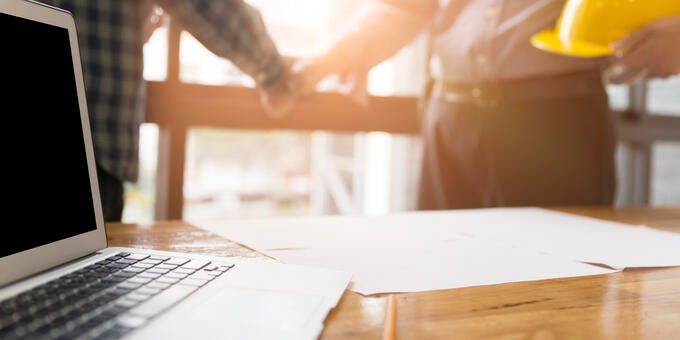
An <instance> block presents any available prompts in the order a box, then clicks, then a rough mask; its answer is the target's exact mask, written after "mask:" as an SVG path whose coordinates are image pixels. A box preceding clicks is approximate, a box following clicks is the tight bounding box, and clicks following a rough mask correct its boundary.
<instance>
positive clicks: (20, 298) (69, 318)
mask: <svg viewBox="0 0 680 340" xmlns="http://www.w3.org/2000/svg"><path fill="white" fill-rule="evenodd" d="M232 267H233V265H232V264H224V263H211V262H210V261H205V260H195V259H192V260H190V259H185V258H177V257H166V256H157V255H147V254H130V253H119V254H116V255H114V256H111V257H108V258H106V259H104V260H101V261H99V262H97V263H94V264H92V265H89V266H87V267H85V268H82V269H80V270H77V271H75V272H73V273H70V274H67V275H64V276H62V277H59V278H57V279H54V280H52V281H49V282H47V283H45V284H42V285H40V286H37V287H35V288H33V289H31V290H29V291H26V292H23V293H21V294H19V295H17V296H15V297H13V298H10V299H8V300H5V301H2V302H0V339H119V338H121V337H123V336H124V335H126V334H127V333H129V332H131V331H133V330H135V329H138V328H140V327H142V326H144V325H145V324H146V323H147V322H148V321H149V320H151V319H152V318H153V317H154V316H157V315H158V314H160V313H162V312H163V311H165V310H166V309H168V308H169V307H171V306H173V305H174V304H176V303H178V302H179V301H181V300H183V299H185V298H186V297H188V296H189V295H190V294H191V293H193V292H194V291H196V290H197V289H199V288H200V287H202V286H204V285H206V284H208V283H209V282H210V281H212V280H213V279H215V278H216V277H218V276H220V275H223V274H224V273H225V272H226V271H228V270H229V269H231V268H232Z"/></svg>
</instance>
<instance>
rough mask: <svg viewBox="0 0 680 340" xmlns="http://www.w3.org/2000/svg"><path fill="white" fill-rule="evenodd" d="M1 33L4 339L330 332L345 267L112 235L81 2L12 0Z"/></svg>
mask: <svg viewBox="0 0 680 340" xmlns="http://www.w3.org/2000/svg"><path fill="white" fill-rule="evenodd" d="M0 46H1V47H0V48H1V49H2V53H0V68H1V71H0V75H1V76H0V80H1V81H2V82H3V83H4V84H3V86H2V88H4V89H5V90H2V91H0V99H1V100H0V107H1V108H0V112H2V117H3V118H2V124H3V125H2V126H3V127H4V128H5V129H12V130H14V133H12V134H11V136H9V135H10V134H7V133H3V134H0V142H2V143H3V144H2V145H4V147H2V150H3V152H2V157H3V167H2V170H0V173H1V174H2V175H3V176H2V178H3V184H2V196H3V198H4V200H3V201H4V202H5V203H4V209H3V213H4V221H5V222H4V226H3V228H2V230H3V231H2V236H1V237H0V339H120V338H126V339H128V338H129V339H187V338H195V339H224V338H228V339H315V338H317V337H318V336H319V334H320V333H321V331H322V329H323V323H324V320H325V319H326V316H327V315H328V313H329V311H330V310H331V309H332V308H334V307H335V306H336V304H337V303H338V300H339V299H340V297H341V296H342V294H343V292H344V290H345V288H346V287H347V285H348V283H349V279H350V276H349V275H348V274H347V273H344V272H340V271H335V270H328V269H322V268H315V267H307V266H295V265H286V264H281V263H277V262H275V261H273V260H271V261H260V260H245V259H236V258H218V257H209V256H200V255H193V254H184V253H173V252H163V251H153V250H146V249H129V248H114V247H107V240H106V233H105V225H104V220H103V217H102V209H101V203H100V198H99V191H98V184H97V176H96V166H95V159H94V154H93V147H92V137H91V135H90V126H89V121H88V113H87V107H86V106H87V105H86V99H85V88H84V84H83V75H82V70H81V65H80V55H79V51H78V42H77V36H76V27H75V23H74V20H73V18H72V16H71V15H70V14H69V13H68V12H65V11H62V10H59V9H55V8H51V7H48V6H45V5H42V4H38V3H34V2H30V1H22V0H2V1H1V2H0ZM17 136H18V137H17Z"/></svg>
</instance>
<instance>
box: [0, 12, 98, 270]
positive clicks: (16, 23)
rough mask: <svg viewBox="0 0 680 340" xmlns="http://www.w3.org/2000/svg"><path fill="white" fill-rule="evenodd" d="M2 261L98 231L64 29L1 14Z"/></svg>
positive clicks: (0, 187) (67, 42)
mask: <svg viewBox="0 0 680 340" xmlns="http://www.w3.org/2000/svg"><path fill="white" fill-rule="evenodd" d="M0 32H2V33H1V34H0V49H1V50H2V52H1V53H0V81H1V82H2V83H3V84H2V86H1V88H3V89H4V90H2V91H0V93H1V94H0V113H1V117H2V118H0V119H1V123H0V127H1V128H0V129H2V130H1V131H2V132H0V148H2V153H0V156H1V157H2V166H1V167H0V174H1V177H0V179H1V182H0V194H1V195H2V198H3V201H4V202H5V203H4V204H3V209H2V212H3V217H4V218H3V219H4V222H3V227H2V229H3V236H2V237H0V257H5V256H8V255H12V254H15V253H18V252H21V251H24V250H28V249H31V248H34V247H38V246H42V245H45V244H48V243H52V242H55V241H59V240H63V239H66V238H68V237H71V236H75V235H78V234H81V233H85V232H88V231H92V230H96V229H97V224H96V220H95V215H94V205H93V200H92V192H91V188H90V179H89V173H88V167H87V158H86V153H85V143H84V138H83V130H82V123H81V119H80V110H79V107H78V94H77V90H76V80H75V75H74V69H73V59H72V56H71V46H70V41H69V33H68V30H67V29H66V28H61V27H57V26H51V25H48V24H44V23H39V22H35V21H31V20H27V19H23V18H19V17H15V16H11V15H7V14H3V13H0Z"/></svg>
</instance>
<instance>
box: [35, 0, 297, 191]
mask: <svg viewBox="0 0 680 340" xmlns="http://www.w3.org/2000/svg"><path fill="white" fill-rule="evenodd" d="M41 2H43V3H46V4H48V5H52V6H55V7H59V8H62V9H65V10H67V11H70V12H71V13H72V14H73V16H74V17H75V21H76V25H77V29H78V40H79V44H80V54H81V59H82V66H83V73H84V76H85V88H86V91H87V103H88V108H89V114H90V124H91V127H92V133H93V139H94V150H95V158H96V160H97V164H98V165H99V166H100V167H101V168H103V169H104V170H106V171H107V172H109V173H110V174H111V175H113V176H115V177H117V178H119V179H121V180H129V181H136V180H137V175H138V171H139V169H138V168H139V125H140V124H141V123H142V121H143V120H144V108H145V100H144V98H145V94H146V88H145V86H144V80H143V73H142V71H143V55H142V52H143V45H144V37H145V32H144V23H145V21H146V20H147V18H148V17H149V15H150V13H151V10H152V8H153V6H152V3H151V2H149V1H147V0H115V1H111V0H42V1H41ZM154 3H156V4H158V5H159V6H161V7H163V9H164V10H165V11H166V12H167V13H169V14H170V15H171V17H172V18H173V19H175V20H176V21H178V22H179V23H180V24H181V25H182V26H183V27H184V29H186V30H187V31H189V32H190V33H191V34H192V35H194V36H195V37H196V38H197V39H198V40H199V41H201V43H203V45H205V46H206V47H207V48H208V49H209V50H211V51H212V52H213V53H215V54H217V55H219V56H221V57H224V58H228V59H230V60H231V61H232V62H233V63H234V64H235V65H236V66H238V67H239V68H240V69H241V70H242V71H243V72H245V73H246V74H249V75H250V76H252V77H253V78H254V79H255V81H256V82H257V83H260V84H266V83H269V82H272V81H274V80H276V78H277V77H278V76H279V74H280V73H281V71H282V69H283V67H284V62H283V59H282V58H281V56H280V55H279V54H278V52H277V49H276V47H275V45H274V43H273V42H272V41H271V39H270V38H269V36H268V35H267V32H266V30H265V27H264V25H263V22H262V19H261V17H260V15H259V12H257V10H255V9H254V8H252V7H250V6H249V5H247V4H245V3H244V2H243V1H241V0H154Z"/></svg>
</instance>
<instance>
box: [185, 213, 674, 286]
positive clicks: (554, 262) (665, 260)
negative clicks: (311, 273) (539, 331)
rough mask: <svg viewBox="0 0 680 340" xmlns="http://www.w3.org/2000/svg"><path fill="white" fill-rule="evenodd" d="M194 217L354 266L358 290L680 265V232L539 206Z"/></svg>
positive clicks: (244, 236)
mask: <svg viewBox="0 0 680 340" xmlns="http://www.w3.org/2000/svg"><path fill="white" fill-rule="evenodd" d="M193 224H195V225H196V226H198V227H201V228H203V229H206V230H210V231H212V232H215V233H217V234H219V235H221V236H223V237H225V238H228V239H230V240H234V241H236V242H239V243H242V244H245V245H247V246H249V247H252V248H254V249H257V250H258V251H260V252H262V253H265V254H267V255H269V256H272V257H274V258H276V259H279V260H280V261H282V262H286V263H295V264H303V265H316V266H325V267H328V268H334V269H339V270H343V271H347V272H350V273H353V280H352V281H353V284H352V287H351V289H352V290H354V291H356V292H359V293H361V294H375V293H386V292H413V291H424V290H436V289H447V288H459V287H469V286H478V285H487V284H499V283H507V282H518V281H530V280H539V279H550V278H559V277H573V276H583V275H596V274H605V273H612V272H615V271H617V270H620V269H623V268H625V267H658V266H675V265H680V235H679V234H674V233H670V232H663V231H658V230H654V229H650V228H647V227H639V226H630V225H625V224H620V223H613V222H606V221H601V220H596V219H591V218H585V217H579V216H575V215H569V214H564V213H557V212H551V211H547V210H543V209H537V208H514V209H483V210H460V211H445V212H416V213H404V214H395V215H389V216H385V217H321V218H308V219H263V220H232V221H217V222H215V221H213V222H208V221H203V222H200V221H194V223H193ZM587 263H595V264H602V265H605V266H609V267H611V269H610V268H603V267H601V266H593V265H590V264H587Z"/></svg>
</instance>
